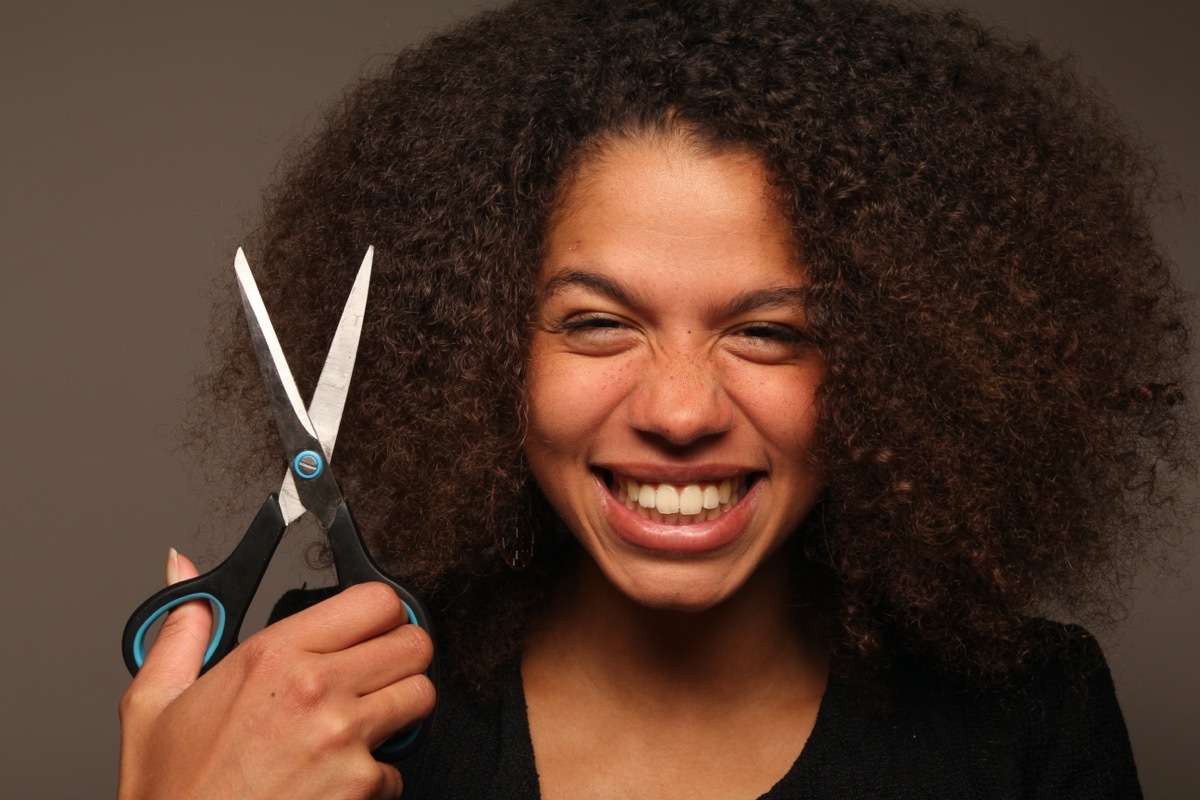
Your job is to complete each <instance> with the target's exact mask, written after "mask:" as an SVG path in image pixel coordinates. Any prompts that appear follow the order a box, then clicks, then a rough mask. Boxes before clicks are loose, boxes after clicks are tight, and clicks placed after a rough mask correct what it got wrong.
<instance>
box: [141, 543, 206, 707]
mask: <svg viewBox="0 0 1200 800" xmlns="http://www.w3.org/2000/svg"><path fill="white" fill-rule="evenodd" d="M199 574H200V572H199V570H197V569H196V565H195V564H193V563H192V562H191V560H190V559H188V558H187V557H186V556H183V555H180V554H179V553H177V552H176V551H175V549H174V548H172V549H171V551H170V553H169V554H168V556H167V580H168V582H169V583H177V582H179V581H183V580H187V579H189V578H194V577H196V576H197V575H199ZM211 637H212V610H211V609H210V608H209V605H208V603H206V602H204V601H202V600H195V601H192V602H190V603H184V604H183V605H181V606H178V607H176V608H173V609H172V610H171V612H170V613H169V614H167V618H166V620H165V621H164V622H163V624H162V628H161V629H159V632H158V637H157V638H156V639H155V640H154V644H153V645H152V646H151V647H150V652H149V653H147V654H146V661H145V663H144V664H143V665H142V668H141V670H140V671H139V672H138V678H139V679H140V680H141V682H142V683H153V684H155V685H156V686H158V687H159V688H162V689H166V690H168V692H170V691H173V692H174V695H173V696H171V698H170V699H174V696H175V695H178V694H179V692H182V691H183V690H184V689H186V688H187V687H188V686H191V685H192V684H193V683H194V682H195V680H196V678H197V677H198V676H199V675H200V668H201V667H202V666H203V663H204V653H205V651H206V650H207V649H208V643H209V639H210V638H211Z"/></svg>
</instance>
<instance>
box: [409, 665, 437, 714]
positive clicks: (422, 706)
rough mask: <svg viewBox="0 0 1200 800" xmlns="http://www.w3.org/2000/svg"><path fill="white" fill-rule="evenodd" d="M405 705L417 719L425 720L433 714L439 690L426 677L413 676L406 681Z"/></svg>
mask: <svg viewBox="0 0 1200 800" xmlns="http://www.w3.org/2000/svg"><path fill="white" fill-rule="evenodd" d="M404 688H405V694H406V698H405V705H406V706H407V707H408V708H409V709H411V711H412V713H413V714H415V715H416V716H417V718H420V719H424V718H425V717H427V716H429V715H430V714H431V713H432V712H433V707H434V705H435V704H436V703H437V689H435V688H434V686H433V681H431V680H429V678H427V677H426V676H425V675H413V676H412V677H410V678H405V679H404Z"/></svg>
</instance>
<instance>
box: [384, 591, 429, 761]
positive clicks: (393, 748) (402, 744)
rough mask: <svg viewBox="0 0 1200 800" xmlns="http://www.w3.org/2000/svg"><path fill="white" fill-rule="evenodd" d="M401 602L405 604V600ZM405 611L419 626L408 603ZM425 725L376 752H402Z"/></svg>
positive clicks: (385, 753) (413, 622) (412, 621)
mask: <svg viewBox="0 0 1200 800" xmlns="http://www.w3.org/2000/svg"><path fill="white" fill-rule="evenodd" d="M400 602H401V603H404V601H403V600H401V601H400ZM404 610H405V611H407V612H408V621H409V623H410V624H412V625H417V615H416V614H414V613H413V610H412V607H411V606H409V604H408V603H404ZM417 627H418V628H419V627H420V625H417ZM424 724H425V723H424V722H421V723H419V724H418V725H417V727H415V728H413V729H412V730H411V731H409V732H408V733H406V734H405V735H404V737H403V738H401V739H396V738H395V737H393V738H391V739H388V740H387V741H386V742H384V743H383V744H381V745H379V747H376V748H375V750H374V752H376V753H380V754H382V755H385V756H387V755H392V754H393V753H398V752H400V751H401V750H403V749H404V748H406V747H408V746H409V745H410V744H412V743H413V742H414V741H415V740H416V738H417V736H418V735H419V734H420V733H421V726H422V725H424Z"/></svg>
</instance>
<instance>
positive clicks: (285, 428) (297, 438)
mask: <svg viewBox="0 0 1200 800" xmlns="http://www.w3.org/2000/svg"><path fill="white" fill-rule="evenodd" d="M233 268H234V272H236V273H237V279H238V289H239V290H240V291H241V293H242V305H243V306H244V307H245V309H246V321H247V322H248V323H249V324H250V336H251V339H253V341H254V352H255V355H257V356H258V366H259V369H260V370H261V371H262V376H263V382H264V383H265V384H266V388H267V396H268V397H269V398H270V399H271V410H272V411H274V412H275V424H276V427H278V428H279V436H280V438H282V439H283V446H284V449H285V450H287V451H288V452H290V453H298V452H300V451H301V450H303V449H305V445H303V444H302V442H303V440H304V439H305V438H306V437H305V436H304V434H305V433H306V434H307V435H308V437H309V438H311V439H313V440H315V441H314V443H316V442H319V439H318V437H317V432H316V431H315V430H313V426H312V423H311V422H309V419H308V411H306V410H305V408H304V402H303V401H302V400H301V399H300V392H299V391H298V390H297V389H296V381H295V379H294V378H293V377H292V371H291V369H289V368H288V363H287V359H286V358H284V356H283V348H282V347H280V346H279V338H278V337H277V336H276V335H275V329H274V328H273V327H272V326H271V317H270V316H269V315H268V314H267V308H266V306H265V305H263V300H262V296H261V295H260V294H259V293H258V284H256V283H255V282H254V276H253V275H252V274H251V273H250V265H249V264H248V263H246V256H245V254H244V253H243V252H242V248H240V247H239V248H238V251H237V255H236V256H235V257H234V259H233ZM289 406H290V408H289ZM289 411H290V412H291V413H289ZM297 426H299V427H300V430H297ZM325 457H326V458H327V459H328V457H329V455H328V454H326V455H325Z"/></svg>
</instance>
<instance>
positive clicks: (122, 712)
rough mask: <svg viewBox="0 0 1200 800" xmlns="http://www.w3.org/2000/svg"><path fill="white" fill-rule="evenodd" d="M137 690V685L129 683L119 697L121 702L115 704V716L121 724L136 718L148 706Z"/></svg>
mask: <svg viewBox="0 0 1200 800" xmlns="http://www.w3.org/2000/svg"><path fill="white" fill-rule="evenodd" d="M139 688H140V687H139V686H138V684H137V683H131V684H129V688H127V689H126V690H125V692H124V694H122V695H121V702H120V703H118V704H117V714H118V715H119V716H120V718H121V721H122V722H125V721H128V720H131V719H134V718H136V717H137V716H138V715H139V714H140V713H141V712H142V711H143V710H144V709H145V708H146V707H147V705H149V704H148V703H147V702H146V700H145V696H144V695H143V694H142V692H141V691H139Z"/></svg>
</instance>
